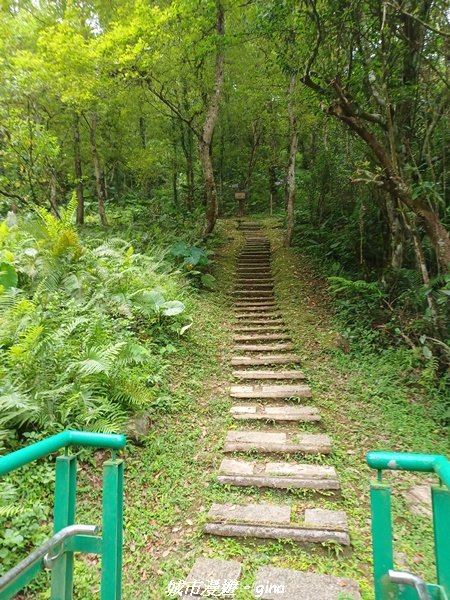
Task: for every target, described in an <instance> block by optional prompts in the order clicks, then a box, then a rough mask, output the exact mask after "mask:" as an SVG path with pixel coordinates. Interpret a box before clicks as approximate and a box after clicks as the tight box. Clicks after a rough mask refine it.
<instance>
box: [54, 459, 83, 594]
mask: <svg viewBox="0 0 450 600" xmlns="http://www.w3.org/2000/svg"><path fill="white" fill-rule="evenodd" d="M76 491H77V459H76V456H58V458H57V459H56V480H55V508H54V526H53V532H54V533H57V532H58V531H59V530H61V529H64V528H65V527H68V526H69V525H73V524H74V523H75V508H76ZM72 595H73V552H64V553H63V554H62V555H61V556H60V557H59V558H57V559H56V560H55V563H54V566H53V568H52V583H51V596H50V597H51V600H72Z"/></svg>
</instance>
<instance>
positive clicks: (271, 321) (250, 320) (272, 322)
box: [234, 314, 286, 331]
mask: <svg viewBox="0 0 450 600" xmlns="http://www.w3.org/2000/svg"><path fill="white" fill-rule="evenodd" d="M243 318H244V319H245V320H244V321H236V322H235V323H234V327H235V328H236V329H240V328H241V327H252V328H253V329H254V328H255V327H258V329H259V331H261V329H263V328H264V327H265V326H266V325H267V326H269V327H283V328H284V329H286V325H285V323H284V322H283V320H282V319H281V316H278V317H266V316H265V315H260V314H257V315H256V317H250V316H249V315H248V314H244V315H243Z"/></svg>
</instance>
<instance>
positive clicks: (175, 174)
mask: <svg viewBox="0 0 450 600" xmlns="http://www.w3.org/2000/svg"><path fill="white" fill-rule="evenodd" d="M172 193H173V204H174V206H175V207H177V206H178V145H177V126H176V122H175V117H172Z"/></svg>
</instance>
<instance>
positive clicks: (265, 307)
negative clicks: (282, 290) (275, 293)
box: [234, 302, 277, 313]
mask: <svg viewBox="0 0 450 600" xmlns="http://www.w3.org/2000/svg"><path fill="white" fill-rule="evenodd" d="M276 307H277V305H276V304H275V302H272V303H271V304H247V303H244V305H242V304H239V305H235V306H234V308H235V310H237V311H239V312H240V313H246V312H248V313H254V312H261V313H264V312H266V311H269V312H270V311H273V310H274V309H275V308H276Z"/></svg>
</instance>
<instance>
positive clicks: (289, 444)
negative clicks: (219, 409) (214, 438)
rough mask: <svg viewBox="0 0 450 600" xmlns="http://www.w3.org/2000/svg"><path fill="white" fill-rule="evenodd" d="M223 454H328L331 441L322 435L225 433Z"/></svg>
mask: <svg viewBox="0 0 450 600" xmlns="http://www.w3.org/2000/svg"><path fill="white" fill-rule="evenodd" d="M223 451H224V452H226V453H227V452H253V451H256V452H263V453H272V452H277V453H278V452H279V453H286V454H295V453H297V452H299V453H302V454H330V453H331V440H330V438H329V437H328V436H327V435H325V434H323V433H292V432H284V431H236V430H235V429H232V430H230V431H229V432H228V433H227V437H226V440H225V444H224V447H223Z"/></svg>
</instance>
